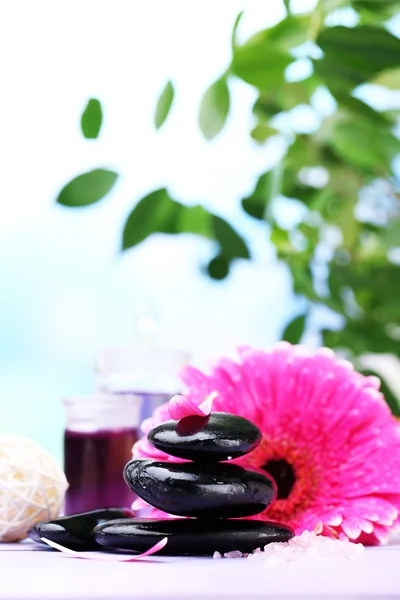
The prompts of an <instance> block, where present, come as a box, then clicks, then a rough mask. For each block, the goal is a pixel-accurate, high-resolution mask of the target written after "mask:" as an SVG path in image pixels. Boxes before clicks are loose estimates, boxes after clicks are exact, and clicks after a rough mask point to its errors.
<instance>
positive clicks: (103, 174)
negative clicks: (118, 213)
mask: <svg viewBox="0 0 400 600" xmlns="http://www.w3.org/2000/svg"><path fill="white" fill-rule="evenodd" d="M117 177H118V174H117V173H114V171H108V170H107V169H94V170H93V171H88V172H87V173H83V174H82V175H78V177H75V178H74V179H72V180H71V181H70V182H69V183H67V185H66V186H65V187H64V188H63V189H62V190H61V192H60V193H59V195H58V198H57V202H58V203H59V204H62V205H63V206H71V207H78V206H88V205H89V204H94V202H98V201H99V200H101V199H102V198H104V196H105V195H106V194H108V192H109V191H110V190H111V188H112V187H113V185H114V183H115V182H116V180H117Z"/></svg>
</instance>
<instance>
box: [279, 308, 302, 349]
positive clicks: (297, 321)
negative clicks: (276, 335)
mask: <svg viewBox="0 0 400 600" xmlns="http://www.w3.org/2000/svg"><path fill="white" fill-rule="evenodd" d="M305 324H306V315H299V316H298V317H295V318H294V319H293V320H292V321H290V323H288V325H287V326H286V327H285V330H284V332H283V334H282V339H283V340H285V341H286V342H290V343H291V344H299V343H300V340H301V338H302V337H303V333H304V327H305Z"/></svg>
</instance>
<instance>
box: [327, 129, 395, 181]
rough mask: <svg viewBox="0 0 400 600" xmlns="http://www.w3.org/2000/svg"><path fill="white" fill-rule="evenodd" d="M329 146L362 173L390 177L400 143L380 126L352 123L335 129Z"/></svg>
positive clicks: (388, 130) (387, 130)
mask: <svg viewBox="0 0 400 600" xmlns="http://www.w3.org/2000/svg"><path fill="white" fill-rule="evenodd" d="M330 145H331V147H332V149H333V150H334V151H335V153H336V154H337V155H338V156H340V157H341V158H342V159H343V160H345V161H346V162H348V163H350V164H351V165H353V166H355V167H356V168H361V169H365V168H366V169H373V170H375V172H377V174H378V173H380V172H381V171H383V172H384V173H388V172H389V170H390V163H391V161H392V160H393V158H394V157H395V156H396V155H397V154H398V153H399V152H400V141H399V140H398V139H397V138H396V137H395V136H394V135H393V134H392V133H391V131H390V128H389V127H384V126H382V124H380V123H376V124H375V123H372V122H369V121H361V120H358V121H356V120H352V121H347V122H340V123H339V124H338V125H336V127H334V128H333V129H332V132H331V139H330Z"/></svg>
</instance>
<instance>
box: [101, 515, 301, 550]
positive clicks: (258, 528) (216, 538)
mask: <svg viewBox="0 0 400 600" xmlns="http://www.w3.org/2000/svg"><path fill="white" fill-rule="evenodd" d="M94 534H95V538H96V542H97V543H98V544H100V545H101V546H104V547H105V548H108V549H123V550H131V551H133V552H143V551H145V550H147V549H148V548H150V547H151V546H153V545H154V544H156V543H157V542H159V541H160V540H161V539H163V538H164V537H167V538H168V543H167V545H166V546H165V547H164V548H163V549H162V550H161V552H160V554H165V555H179V556H182V555H202V556H207V555H212V554H213V553H214V552H215V551H218V552H220V553H221V554H223V553H225V552H232V551H233V550H240V551H241V552H243V553H245V552H246V553H247V552H253V551H254V550H255V549H256V548H262V547H263V546H265V545H266V544H269V543H271V542H287V541H288V540H290V538H292V537H293V535H294V533H293V531H292V530H291V529H290V527H286V526H285V525H280V524H279V523H268V522H267V521H246V520H241V519H238V520H233V521H231V520H225V519H214V520H213V519H208V520H206V521H203V520H201V519H161V520H155V519H121V520H118V521H112V522H110V523H103V524H102V525H98V526H97V527H96V528H95V530H94Z"/></svg>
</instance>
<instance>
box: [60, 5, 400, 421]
mask: <svg viewBox="0 0 400 600" xmlns="http://www.w3.org/2000/svg"><path fill="white" fill-rule="evenodd" d="M285 6H286V8H287V15H286V17H285V18H284V19H283V20H282V21H281V22H279V23H278V24H277V25H275V26H273V27H270V28H266V29H263V30H261V31H259V32H257V33H256V34H254V35H253V36H251V38H250V39H248V40H246V41H245V42H244V43H238V42H237V36H236V30H237V28H238V26H240V18H241V15H238V18H237V19H236V22H235V24H234V28H233V34H232V59H231V62H230V64H229V65H227V68H226V70H225V71H224V73H222V74H221V76H220V77H219V78H218V79H217V81H215V82H214V83H212V84H211V85H210V87H209V88H208V90H206V91H205V93H204V96H203V98H202V100H201V102H200V107H199V126H200V129H201V131H202V133H203V135H204V136H205V138H206V139H208V140H211V139H213V138H214V137H215V136H217V135H218V134H219V133H220V132H221V130H222V129H223V128H224V126H225V123H226V121H227V118H228V117H229V110H230V82H231V81H232V80H233V79H240V80H242V81H243V82H245V83H246V84H247V85H249V86H251V87H252V88H253V89H254V90H255V91H256V93H257V98H256V101H255V102H254V105H253V108H252V112H253V119H254V123H253V125H252V128H251V130H250V131H249V135H250V136H251V137H252V138H253V139H254V140H255V142H256V143H258V144H265V143H267V142H268V140H269V138H270V137H271V136H275V135H278V136H280V137H281V138H282V139H283V140H284V142H285V146H286V151H285V152H284V154H283V156H282V157H281V158H280V159H279V162H278V163H277V164H276V166H275V167H274V168H273V169H272V170H270V171H267V172H265V173H260V176H259V178H258V181H257V182H256V184H255V186H254V190H253V192H252V193H251V194H250V195H248V196H247V197H245V198H243V199H242V200H241V206H242V208H243V211H244V212H245V213H247V215H249V216H250V217H252V218H254V219H256V220H258V221H259V223H260V227H265V228H266V229H267V231H268V232H269V237H270V240H271V242H272V243H273V244H274V246H275V248H276V252H277V256H278V258H279V260H281V261H282V262H283V263H285V265H286V266H287V268H288V269H289V270H290V272H291V274H292V280H293V290H294V293H295V294H296V295H297V296H298V297H299V299H301V305H302V306H304V305H305V306H306V309H305V311H304V312H302V314H301V315H298V316H296V317H295V318H294V319H293V321H292V322H291V323H288V324H287V326H286V328H285V331H284V332H283V338H284V339H287V340H289V341H291V342H293V343H298V342H299V341H301V339H302V337H303V334H304V331H305V329H306V328H307V324H308V322H309V319H311V318H312V313H313V311H314V310H315V309H316V308H318V307H321V306H324V307H327V308H328V309H330V310H331V311H333V312H334V313H335V314H336V315H339V316H340V317H341V326H340V327H339V328H338V329H337V330H335V331H332V330H322V331H321V338H322V343H323V344H325V345H327V346H330V347H332V348H334V349H335V350H339V351H341V352H343V353H344V354H345V355H347V356H348V357H349V358H350V359H351V360H353V362H354V363H355V364H356V366H357V367H358V368H361V362H360V360H359V357H360V356H362V355H365V354H371V353H376V354H381V353H392V354H394V355H396V356H399V354H400V352H399V350H400V259H399V258H398V257H399V254H400V195H399V189H398V182H397V181H396V177H395V174H394V172H393V159H394V158H395V157H396V156H397V155H398V154H399V153H400V141H399V139H398V137H397V135H396V132H395V129H396V123H397V120H398V117H399V113H398V112H396V111H377V110H375V109H374V108H372V106H370V105H369V104H367V103H366V102H364V101H361V100H360V99H358V98H357V97H356V95H355V90H356V89H357V88H358V87H359V86H360V85H362V84H365V83H371V84H374V85H380V86H384V87H386V88H387V89H392V90H393V89H395V90H399V89H400V39H399V38H397V37H396V36H395V35H393V34H392V33H390V32H389V30H388V29H387V28H386V26H385V24H386V21H387V20H388V19H389V18H391V17H392V16H393V15H394V14H395V13H396V10H397V8H398V3H397V2H394V1H392V0H380V1H379V2H378V1H375V2H371V1H370V0H364V1H363V0H322V1H321V0H320V1H319V2H318V4H317V6H316V8H315V10H313V12H311V13H310V14H301V15H299V14H292V13H291V12H290V0H285ZM342 7H350V8H352V9H353V10H354V11H355V12H356V14H357V21H358V23H357V25H356V26H354V27H344V26H330V25H329V20H328V22H327V17H329V15H330V13H331V12H332V11H334V10H336V9H338V8H342ZM299 48H301V49H302V52H301V56H302V57H303V58H304V57H305V58H308V60H309V64H310V67H311V68H310V73H309V74H308V75H307V76H306V77H305V78H303V79H300V80H295V81H293V77H292V78H290V77H289V76H288V67H289V65H292V63H294V62H296V57H297V56H298V55H299V54H298V50H299ZM321 90H323V91H324V92H325V94H329V95H330V96H331V99H333V100H334V102H333V103H334V109H333V111H332V112H331V114H329V115H327V116H321V114H320V115H319V118H320V124H319V127H318V128H317V130H316V131H314V132H313V133H308V134H305V133H299V132H298V131H296V130H295V129H293V130H291V131H289V132H288V129H287V127H285V130H283V129H282V127H281V123H282V122H283V121H282V116H285V115H288V114H289V113H290V111H292V110H293V109H294V108H296V107H298V106H300V105H302V106H304V105H306V106H307V107H310V108H311V107H314V106H315V102H316V96H317V94H318V93H320V92H321ZM173 98H174V89H173V86H172V83H171V82H168V83H167V84H166V86H165V88H164V89H163V91H162V93H161V95H160V97H159V100H158V103H157V108H156V114H155V127H156V128H157V129H158V128H160V127H161V126H162V124H163V123H164V122H165V120H166V119H167V117H168V114H169V112H170V109H171V105H172V103H173ZM91 102H93V101H91ZM89 107H90V103H89V105H88V107H87V108H86V111H85V113H84V115H83V117H82V130H83V133H84V135H85V136H86V137H96V136H94V135H93V133H92V132H95V131H96V130H97V129H99V128H100V125H101V110H100V112H99V110H98V108H97V109H96V111H97V127H96V126H95V125H93V124H89V125H88V115H87V113H88V110H89ZM92 110H94V106H92ZM96 111H95V112H96ZM85 114H86V116H85ZM99 114H100V121H99V117H98V115H99ZM277 117H279V118H277ZM84 122H86V125H84ZM115 178H116V174H114V173H111V172H109V171H105V170H104V169H98V170H95V171H92V172H91V173H86V174H84V175H81V176H80V177H78V178H76V179H74V180H73V181H72V182H70V183H69V184H68V185H67V186H66V187H65V188H64V189H63V190H62V192H61V193H60V195H59V199H58V201H59V202H61V203H62V204H65V205H68V206H84V205H87V204H90V203H92V202H95V201H97V200H99V199H100V198H102V197H103V196H104V195H105V193H107V191H108V189H110V188H111V186H112V185H113V183H114V181H115ZM283 197H286V198H290V199H292V200H293V201H295V202H297V203H299V204H300V205H302V206H303V207H304V210H303V211H302V214H303V217H302V218H301V220H300V221H299V222H298V223H297V224H296V225H294V226H292V227H290V228H287V229H284V228H282V227H281V226H280V225H279V223H278V221H277V220H276V215H278V214H279V205H280V202H282V199H283ZM155 232H163V233H168V234H175V235H176V234H180V233H182V232H190V233H194V234H197V235H200V236H203V237H206V238H208V239H211V240H215V242H216V247H217V248H218V250H217V254H216V256H215V257H214V258H213V259H212V260H211V261H210V263H209V264H208V266H207V268H206V270H207V272H208V275H209V276H210V277H212V278H214V279H223V278H224V277H226V276H227V275H228V273H229V269H230V266H231V264H232V263H233V262H234V261H235V260H238V259H250V252H249V250H248V247H247V244H246V242H245V241H244V240H243V238H242V237H241V235H240V234H239V233H238V232H236V231H235V229H234V228H233V227H232V226H231V225H230V224H229V223H228V222H227V221H226V220H224V219H222V218H221V217H220V216H217V215H213V214H211V213H209V212H208V211H207V210H206V209H205V208H204V207H202V206H186V205H185V204H182V203H180V202H178V201H177V200H175V199H172V198H171V197H170V195H169V193H168V191H167V190H166V189H161V190H155V191H153V192H151V193H150V194H148V195H147V196H146V197H145V198H143V199H142V200H140V201H139V202H138V203H137V204H136V206H135V207H134V208H133V210H132V212H131V214H130V215H129V217H128V219H127V222H126V225H125V228H124V232H123V244H122V248H123V250H126V249H128V248H131V247H133V246H135V245H137V244H139V243H140V242H141V241H143V240H144V239H146V238H147V237H148V236H150V235H152V234H153V233H155ZM396 253H397V254H396ZM396 257H397V258H396ZM319 267H323V270H324V272H326V277H325V276H322V275H321V274H320V273H321V268H319ZM383 387H384V391H385V394H386V397H387V400H388V403H389V405H390V407H391V409H392V411H393V413H394V414H396V415H397V416H399V415H400V402H399V399H398V398H396V397H395V396H394V394H393V392H392V390H391V389H390V388H389V387H388V386H387V385H386V384H385V383H384V384H383Z"/></svg>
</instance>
